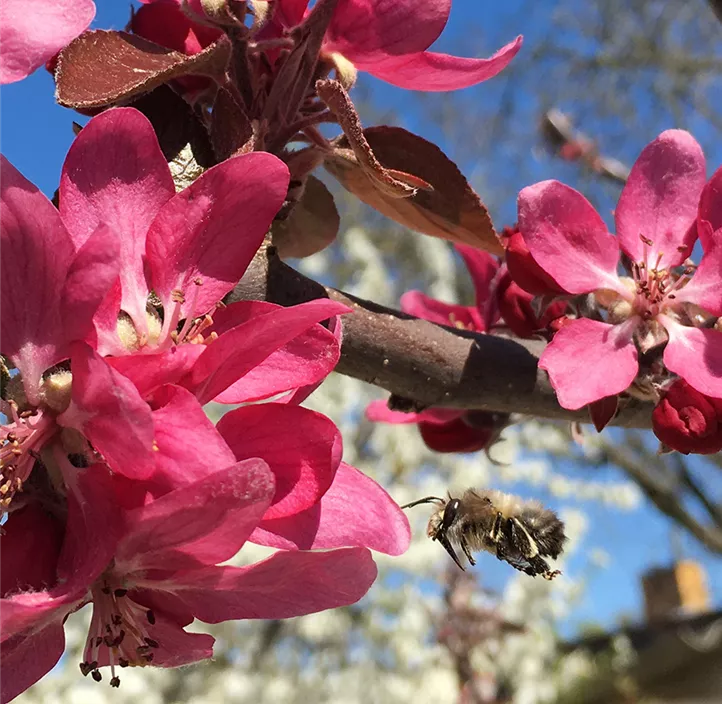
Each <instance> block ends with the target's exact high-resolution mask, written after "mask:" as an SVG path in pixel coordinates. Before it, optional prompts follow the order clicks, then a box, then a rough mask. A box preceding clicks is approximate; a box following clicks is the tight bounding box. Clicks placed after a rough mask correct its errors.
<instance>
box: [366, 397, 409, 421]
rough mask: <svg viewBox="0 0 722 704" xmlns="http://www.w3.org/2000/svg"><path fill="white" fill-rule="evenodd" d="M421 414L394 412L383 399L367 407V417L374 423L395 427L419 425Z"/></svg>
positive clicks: (372, 402)
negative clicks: (388, 424)
mask: <svg viewBox="0 0 722 704" xmlns="http://www.w3.org/2000/svg"><path fill="white" fill-rule="evenodd" d="M420 415H421V414H420V413H404V412H403V411H392V410H391V409H390V408H389V406H388V403H387V402H386V401H384V400H382V399H378V400H376V401H371V403H369V405H368V406H366V417H367V418H368V419H369V420H370V421H371V422H372V423H392V424H394V425H409V424H411V423H418V422H419V416H420Z"/></svg>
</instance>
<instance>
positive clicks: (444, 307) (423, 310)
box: [401, 291, 485, 331]
mask: <svg viewBox="0 0 722 704" xmlns="http://www.w3.org/2000/svg"><path fill="white" fill-rule="evenodd" d="M401 310H402V311H404V313H408V314H409V315H415V316H416V317H417V318H422V319H423V320H428V321H429V322H432V323H436V324H437V325H447V326H449V327H458V328H461V329H463V330H477V331H483V330H484V329H485V328H484V321H483V320H482V318H481V315H480V314H479V311H478V310H477V309H476V308H472V307H471V306H460V305H456V304H453V303H444V302H443V301H437V300H436V299H435V298H430V297H429V296H427V295H426V294H424V293H421V291H407V292H406V293H405V294H404V295H403V296H401Z"/></svg>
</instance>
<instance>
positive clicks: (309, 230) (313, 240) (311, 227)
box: [272, 176, 340, 257]
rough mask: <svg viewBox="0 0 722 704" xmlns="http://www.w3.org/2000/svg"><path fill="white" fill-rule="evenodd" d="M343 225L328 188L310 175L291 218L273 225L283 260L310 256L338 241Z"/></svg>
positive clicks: (275, 243) (276, 243)
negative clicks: (337, 237)
mask: <svg viewBox="0 0 722 704" xmlns="http://www.w3.org/2000/svg"><path fill="white" fill-rule="evenodd" d="M339 222H340V219H339V216H338V211H337V210H336V204H335V203H334V202H333V196H332V195H331V193H330V192H329V190H328V188H326V186H324V184H323V182H322V181H319V180H318V179H317V178H316V177H315V176H309V177H308V179H307V180H306V186H305V188H304V191H303V195H302V196H301V199H300V200H299V201H298V203H296V205H295V206H294V208H293V210H292V211H291V214H290V215H289V216H288V218H287V219H286V220H280V221H276V222H275V223H273V230H272V232H273V244H274V245H275V246H276V247H278V253H279V254H280V255H281V256H282V257H309V256H311V255H312V254H315V253H316V252H320V251H321V250H322V249H325V248H326V247H328V245H330V244H331V243H332V242H333V241H334V240H335V239H336V235H337V234H338V226H339Z"/></svg>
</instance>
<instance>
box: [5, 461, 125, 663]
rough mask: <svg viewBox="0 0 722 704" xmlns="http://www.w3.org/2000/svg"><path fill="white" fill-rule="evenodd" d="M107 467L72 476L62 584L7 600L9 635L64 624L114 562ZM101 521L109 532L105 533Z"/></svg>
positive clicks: (116, 525)
mask: <svg viewBox="0 0 722 704" xmlns="http://www.w3.org/2000/svg"><path fill="white" fill-rule="evenodd" d="M103 469H104V468H103V467H102V466H100V465H94V466H92V467H88V468H87V469H85V470H78V471H77V472H76V473H75V474H74V475H73V476H71V477H68V480H69V484H68V487H69V489H70V490H69V492H68V523H67V526H66V529H65V536H64V539H63V547H62V550H61V553H60V557H59V559H58V570H57V578H58V579H57V584H55V585H54V586H53V587H52V588H51V589H49V590H42V591H37V592H21V593H19V594H15V595H13V596H10V597H8V598H5V599H3V600H2V602H1V605H2V608H1V609H0V620H1V621H0V623H1V626H2V628H0V631H1V632H2V638H3V639H6V638H12V637H13V636H16V635H25V636H29V635H31V634H32V633H34V632H38V631H41V630H42V629H44V628H46V627H47V626H49V625H50V624H52V623H53V622H57V623H59V624H62V623H63V621H64V620H65V617H66V616H67V615H68V614H69V613H70V612H72V611H74V610H75V609H76V608H77V607H78V606H79V605H80V604H81V602H82V600H83V599H84V598H85V597H86V595H87V592H88V589H89V587H90V585H91V584H92V583H93V582H94V581H95V580H96V579H97V578H98V576H99V575H100V574H101V573H102V572H103V570H105V568H106V567H107V566H108V564H109V563H110V561H111V559H112V557H113V553H114V552H115V548H116V544H117V538H118V529H119V522H118V511H117V508H116V507H115V505H114V504H113V502H112V495H111V494H110V485H109V481H108V479H109V478H108V476H107V472H106V473H105V474H104V473H103ZM100 525H102V526H103V530H102V532H100V533H99V532H98V526H100ZM3 664H4V662H3Z"/></svg>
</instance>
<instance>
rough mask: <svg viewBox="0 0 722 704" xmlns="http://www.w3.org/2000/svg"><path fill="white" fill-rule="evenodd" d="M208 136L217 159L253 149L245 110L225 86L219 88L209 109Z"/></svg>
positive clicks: (251, 129)
mask: <svg viewBox="0 0 722 704" xmlns="http://www.w3.org/2000/svg"><path fill="white" fill-rule="evenodd" d="M210 137H211V142H212V144H213V150H214V151H215V153H216V157H217V158H218V160H219V161H223V160H224V159H228V158H229V157H231V156H232V155H234V154H236V153H238V154H245V153H246V152H249V151H253V126H252V125H251V121H250V120H249V119H248V115H247V114H246V111H245V110H244V109H243V108H242V107H241V106H240V105H239V104H238V102H237V101H236V100H235V98H234V97H233V96H232V95H231V93H230V92H229V91H227V90H226V89H225V88H219V89H218V92H217V93H216V99H215V101H214V103H213V110H212V111H211V125H210Z"/></svg>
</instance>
